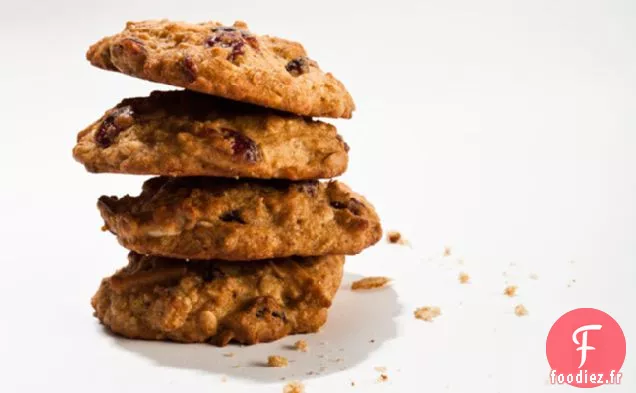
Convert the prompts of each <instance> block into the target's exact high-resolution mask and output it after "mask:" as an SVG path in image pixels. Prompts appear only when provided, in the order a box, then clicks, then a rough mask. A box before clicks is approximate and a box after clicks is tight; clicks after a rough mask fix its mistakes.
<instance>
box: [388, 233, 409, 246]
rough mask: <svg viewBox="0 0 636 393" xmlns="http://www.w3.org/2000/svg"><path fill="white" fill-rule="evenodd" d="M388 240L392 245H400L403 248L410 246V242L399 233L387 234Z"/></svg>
mask: <svg viewBox="0 0 636 393" xmlns="http://www.w3.org/2000/svg"><path fill="white" fill-rule="evenodd" d="M386 240H387V241H388V242H389V243H391V244H399V245H401V246H408V245H409V241H408V240H406V239H405V238H404V236H402V234H401V233H400V232H398V231H389V232H388V233H387V234H386Z"/></svg>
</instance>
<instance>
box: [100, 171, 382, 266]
mask: <svg viewBox="0 0 636 393" xmlns="http://www.w3.org/2000/svg"><path fill="white" fill-rule="evenodd" d="M98 207H99V209H100V211H101V215H102V217H103V219H104V221H105V223H106V228H107V229H109V230H110V231H111V232H112V233H114V234H115V235H116V236H117V238H118V240H119V242H120V243H121V245H123V246H124V247H126V248H128V249H130V250H132V251H136V252H138V253H141V254H152V255H161V256H166V257H174V258H183V259H224V260H239V261H240V260H257V259H266V258H281V257H287V256H292V255H299V256H315V255H331V254H356V253H359V252H360V251H362V250H363V249H364V248H366V247H368V246H370V245H372V244H374V243H376V242H377V241H378V240H379V239H380V237H381V236H382V228H381V227H380V221H379V219H378V216H377V215H376V212H375V210H374V209H373V206H371V204H369V202H367V201H366V200H365V199H364V198H363V197H361V196H360V195H357V194H355V193H353V192H352V191H351V190H350V189H349V188H348V187H347V186H345V185H344V184H342V183H340V182H337V181H332V182H318V181H305V182H290V181H281V180H270V181H258V180H235V179H222V178H210V177H189V178H184V177H181V178H167V177H157V178H153V179H150V180H148V181H146V183H145V184H144V186H143V192H142V193H141V195H139V196H138V197H130V196H126V197H123V198H117V197H106V196H103V197H101V198H100V199H99V202H98Z"/></svg>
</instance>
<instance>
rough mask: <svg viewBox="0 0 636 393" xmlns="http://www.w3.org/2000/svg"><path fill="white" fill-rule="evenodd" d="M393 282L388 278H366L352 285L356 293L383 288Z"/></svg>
mask: <svg viewBox="0 0 636 393" xmlns="http://www.w3.org/2000/svg"><path fill="white" fill-rule="evenodd" d="M390 281H391V279H390V278H388V277H365V278H362V279H360V280H358V281H355V282H354V283H353V284H351V289H352V290H354V291H358V290H366V289H375V288H382V287H384V286H385V285H386V284H388V283H389V282H390Z"/></svg>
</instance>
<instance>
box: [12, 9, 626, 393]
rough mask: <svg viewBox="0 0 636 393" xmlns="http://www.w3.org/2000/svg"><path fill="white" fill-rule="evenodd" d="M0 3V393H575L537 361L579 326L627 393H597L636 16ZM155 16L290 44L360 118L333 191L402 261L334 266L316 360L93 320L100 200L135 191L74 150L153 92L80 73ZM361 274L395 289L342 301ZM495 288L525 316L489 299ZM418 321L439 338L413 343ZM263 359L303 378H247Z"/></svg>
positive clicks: (103, 264)
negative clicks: (144, 335)
mask: <svg viewBox="0 0 636 393" xmlns="http://www.w3.org/2000/svg"><path fill="white" fill-rule="evenodd" d="M0 4H1V6H0V51H1V53H2V54H1V59H2V60H1V62H0V67H1V68H0V70H1V72H0V86H1V87H2V90H0V113H1V116H0V121H1V123H0V124H1V125H2V127H1V128H2V130H1V131H0V168H1V170H2V183H1V184H2V185H1V187H2V188H1V190H2V192H1V195H0V215H1V216H0V217H1V223H2V225H0V239H2V240H1V246H2V249H1V253H0V262H1V266H2V275H3V277H2V280H1V283H0V310H1V314H0V315H1V317H0V392H23V391H24V392H28V391H33V392H35V391H69V392H75V391H77V392H113V391H118V392H128V391H130V392H133V391H134V392H138V391H149V390H151V389H152V391H154V392H175V391H182V392H186V391H208V392H210V391H224V392H239V391H253V390H256V389H258V391H259V392H281V391H282V389H283V384H284V383H285V381H282V380H281V378H286V380H303V381H304V383H305V386H306V391H307V392H308V393H310V392H326V391H332V392H341V391H352V392H353V391H363V392H413V391H422V392H423V391H427V392H489V393H496V392H515V393H516V392H533V393H535V392H543V391H554V390H557V391H568V390H569V391H574V388H570V387H553V386H550V385H548V384H547V376H548V371H549V367H548V363H547V361H546V358H545V338H546V335H547V332H548V330H549V328H550V326H551V325H552V323H553V322H554V321H555V320H556V319H557V318H558V317H559V316H560V315H562V314H563V313H565V312H566V311H569V310H571V309H573V308H578V307H596V308H600V309H602V310H604V311H606V312H608V313H609V314H610V315H612V316H613V317H614V318H615V319H616V320H618V322H619V323H620V324H621V325H622V328H623V330H624V332H625V334H626V336H627V340H628V348H627V360H626V362H625V365H624V367H623V372H624V374H625V376H624V385H622V386H619V387H617V386H613V387H604V388H600V389H603V391H608V392H633V391H634V389H635V387H636V384H635V383H634V380H635V379H636V366H635V364H636V362H635V360H634V354H636V346H635V345H634V341H633V340H634V337H636V336H635V334H636V320H635V319H634V311H633V309H634V299H635V298H636V296H635V294H636V293H635V290H634V287H635V285H636V268H635V263H636V242H635V239H636V209H635V208H634V205H635V201H636V176H635V173H634V170H635V169H636V157H635V153H636V152H635V148H636V129H635V128H636V71H635V70H636V2H634V1H629V0H625V1H609V0H608V1H601V0H598V1H584V0H569V1H566V0H534V1H504V0H501V1H494V0H488V1H470V0H465V1H449V0H444V1H442V0H439V1H406V0H393V1H388V2H377V3H375V2H371V1H365V2H362V1H360V2H353V1H345V0H338V1H316V2H301V1H288V2H283V1H211V0H207V1H187V0H179V1H170V2H167V1H166V2H159V1H145V2H141V1H130V0H129V1H123V0H121V1H120V0H110V1H101V2H90V1H78V0H76V1H70V0H68V1H41V2H39V3H38V2H34V1H26V0H24V1H11V2H8V1H4V0H3V1H2V2H1V3H0ZM160 17H168V18H171V19H175V20H187V21H203V20H209V19H211V20H220V21H224V22H225V23H232V22H233V21H234V20H235V19H243V20H246V21H247V22H248V23H249V24H250V26H251V29H252V30H253V31H254V32H257V33H269V34H273V35H279V36H282V37H286V38H291V39H295V40H299V41H301V42H303V43H304V45H305V47H306V48H307V49H308V51H309V54H310V56H311V57H313V58H315V59H317V60H318V62H319V63H320V65H321V67H322V68H323V69H324V70H327V71H332V72H333V73H334V74H335V75H336V76H337V77H338V78H339V79H341V80H342V81H343V82H344V83H345V84H346V86H347V87H348V88H349V90H350V91H351V93H352V95H353V97H354V98H355V100H356V103H357V106H358V109H357V111H356V112H355V114H354V117H353V119H352V120H348V121H337V122H336V124H337V126H338V127H339V130H340V132H341V133H342V134H343V136H344V137H345V139H346V140H347V142H348V143H349V144H350V145H351V147H352V150H351V163H350V167H349V170H348V172H347V173H346V175H345V176H343V177H342V179H343V180H344V181H346V182H347V183H349V184H350V185H351V186H352V187H353V188H354V189H355V190H356V191H358V192H361V193H363V194H365V195H366V196H368V198H369V199H370V200H371V201H372V202H373V203H374V204H375V206H376V207H377V209H378V211H379V213H380V215H381V217H382V219H383V224H384V227H385V229H398V230H400V231H402V232H403V234H404V235H405V236H406V237H407V238H408V239H409V240H410V241H411V243H412V245H413V248H407V247H400V246H393V245H388V244H386V242H385V241H382V242H381V243H380V244H379V245H378V246H376V247H373V248H371V249H369V250H367V251H365V252H364V253H362V254H361V255H359V256H356V257H351V258H349V259H348V263H347V265H346V269H347V271H348V274H347V277H346V278H345V282H344V283H343V289H342V290H341V292H340V293H339V295H338V297H337V299H336V304H335V305H334V307H333V309H332V312H331V314H330V321H329V322H328V324H327V325H326V327H325V328H324V330H323V332H322V333H320V334H317V335H312V336H309V337H307V340H308V341H309V343H310V345H311V350H310V352H309V353H306V354H302V353H296V352H293V351H290V350H289V349H287V348H286V347H285V346H286V345H289V344H290V343H293V342H294V341H295V339H296V338H294V337H292V338H288V339H285V340H282V341H281V342H276V343H272V344H268V345H259V346H256V347H250V348H240V347H236V346H234V347H229V348H225V349H217V348H215V347H212V346H207V345H177V344H166V343H148V342H133V341H128V340H123V339H118V338H115V337H112V336H110V335H108V334H106V333H105V332H104V330H103V329H102V328H101V327H100V326H99V325H98V323H97V321H96V320H95V319H94V318H93V317H92V315H91V314H92V309H91V308H90V305H89V299H90V297H91V296H92V294H93V293H94V291H95V290H96V289H97V286H98V284H99V281H100V279H101V277H104V276H106V275H109V274H111V273H112V272H113V271H114V269H116V268H117V267H120V266H123V265H124V264H125V263H126V261H125V255H126V252H125V250H123V249H122V248H121V247H120V246H118V245H117V243H116V241H115V239H114V237H113V236H111V235H110V234H107V233H101V232H100V231H99V227H100V225H101V222H100V219H99V216H98V213H97V210H96V208H95V202H96V199H97V197H98V196H100V195H102V194H110V195H121V194H125V193H132V194H135V193H137V192H138V190H139V189H140V185H141V182H142V180H143V179H142V178H140V177H134V176H121V175H120V176H117V175H90V174H88V173H86V172H85V171H84V169H83V167H82V166H81V165H79V164H77V163H75V162H74V161H73V159H72V157H71V149H72V147H73V144H74V139H75V135H76V133H77V132H78V131H79V130H80V129H82V128H83V127H85V126H86V125H87V124H89V123H90V122H92V121H94V120H95V119H96V118H98V117H99V116H100V115H101V114H102V113H103V112H104V111H105V110H106V109H107V108H110V107H112V106H113V105H115V104H116V103H117V102H119V101H120V100H121V99H122V98H124V97H130V96H137V95H146V94H148V93H149V92H150V91H151V90H153V89H161V88H164V89H167V87H165V86H160V85H156V84H151V83H148V82H144V81H140V80H135V79H133V78H130V77H126V76H123V75H119V74H116V73H109V72H105V71H101V70H98V69H96V68H93V67H91V66H90V65H89V63H88V62H87V61H86V60H85V59H84V53H85V51H86V49H87V48H88V46H89V45H90V44H91V43H92V42H94V41H96V40H97V39H99V38H100V37H102V36H104V35H108V34H112V33H115V32H118V31H120V30H121V29H122V28H123V26H124V23H125V21H127V20H140V19H150V18H160ZM445 246H450V247H452V255H451V256H450V257H442V256H441V255H442V253H443V250H444V247H445ZM461 261H463V264H462V262H461ZM460 271H465V272H467V273H468V274H470V276H471V281H472V282H471V284H468V285H460V284H459V283H458V280H457V275H458V273H459V272H460ZM370 274H373V275H387V276H391V277H393V278H394V279H395V281H394V284H393V286H392V287H390V288H388V289H384V290H381V291H375V292H372V293H364V294H360V293H352V292H351V291H349V290H348V289H347V288H346V287H347V285H348V284H349V283H350V282H351V280H353V279H354V278H355V277H358V276H360V275H370ZM531 274H536V275H537V276H538V279H537V280H532V279H530V278H529V276H530V275H531ZM574 280H575V282H574ZM507 282H509V283H512V284H517V285H519V296H518V297H516V298H513V299H510V298H507V297H505V296H503V295H502V290H503V288H504V286H505V285H506V283H507ZM519 303H523V304H524V305H525V306H526V307H527V308H528V310H529V313H530V314H529V315H528V316H527V317H523V318H519V317H516V316H515V315H514V313H513V308H514V306H515V305H516V304H519ZM423 305H438V306H440V307H441V308H442V313H443V315H442V316H440V317H439V318H438V319H437V320H435V321H434V322H433V323H426V322H422V321H419V320H415V319H414V318H413V310H414V309H415V308H416V307H419V306H423ZM372 339H373V340H375V343H371V342H369V341H370V340H372ZM321 342H322V343H323V344H322V345H321V344H320V343H321ZM226 352H233V353H234V354H235V356H234V357H224V356H222V354H223V353H226ZM274 353H278V354H281V355H285V356H287V357H289V358H290V359H291V360H294V363H292V364H291V366H290V367H288V368H287V369H269V368H264V367H262V366H261V363H260V362H262V361H263V360H265V359H266V357H267V355H269V354H274ZM323 355H324V357H322V358H321V357H320V356H323ZM338 359H341V360H338ZM235 366H239V367H236V368H235ZM321 366H322V367H323V371H320V368H321ZM376 366H383V367H386V368H387V374H388V376H389V381H387V382H383V383H380V382H377V379H378V376H379V372H377V371H376V370H375V369H374V367H376ZM311 371H313V372H320V374H321V375H307V373H309V372H311ZM224 381H225V382H224ZM351 381H354V382H355V383H356V386H355V387H351Z"/></svg>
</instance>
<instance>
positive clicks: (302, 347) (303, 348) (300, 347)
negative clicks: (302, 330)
mask: <svg viewBox="0 0 636 393" xmlns="http://www.w3.org/2000/svg"><path fill="white" fill-rule="evenodd" d="M294 348H296V350H297V351H300V352H307V351H308V350H309V345H308V344H307V341H305V340H298V341H296V342H295V343H294Z"/></svg>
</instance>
